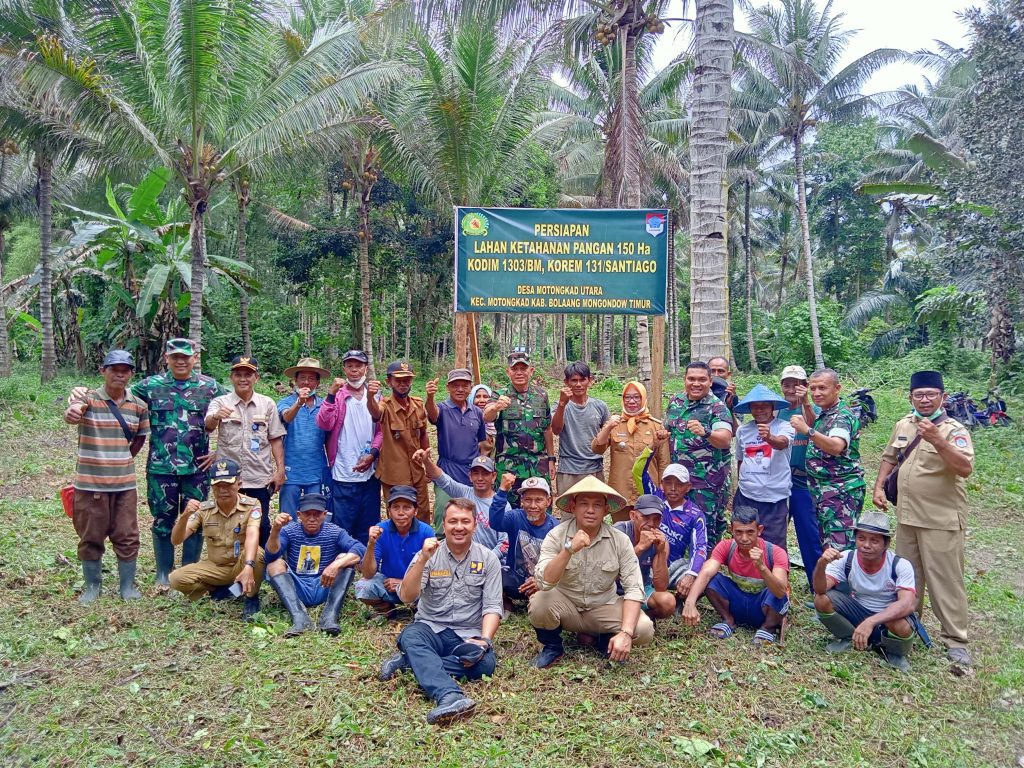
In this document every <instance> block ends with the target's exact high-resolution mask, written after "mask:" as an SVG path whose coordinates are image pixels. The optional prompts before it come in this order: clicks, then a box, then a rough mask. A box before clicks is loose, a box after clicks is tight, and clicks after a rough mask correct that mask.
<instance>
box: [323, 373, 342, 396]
mask: <svg viewBox="0 0 1024 768" xmlns="http://www.w3.org/2000/svg"><path fill="white" fill-rule="evenodd" d="M343 386H345V380H344V379H342V378H339V377H338V376H335V377H334V381H332V382H331V384H330V386H329V387H327V393H328V394H331V395H336V394H338V391H339V390H340V389H341V388H342V387H343Z"/></svg>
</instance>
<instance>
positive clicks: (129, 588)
mask: <svg viewBox="0 0 1024 768" xmlns="http://www.w3.org/2000/svg"><path fill="white" fill-rule="evenodd" d="M117 577H118V579H120V581H121V599H122V600H138V599H139V598H140V597H142V593H141V592H139V588H138V587H137V586H135V561H134V560H118V561H117Z"/></svg>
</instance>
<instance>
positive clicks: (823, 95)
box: [738, 0, 906, 368]
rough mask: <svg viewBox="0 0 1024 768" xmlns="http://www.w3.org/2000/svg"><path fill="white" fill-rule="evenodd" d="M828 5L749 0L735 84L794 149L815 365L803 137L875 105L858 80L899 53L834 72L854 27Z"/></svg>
mask: <svg viewBox="0 0 1024 768" xmlns="http://www.w3.org/2000/svg"><path fill="white" fill-rule="evenodd" d="M832 4H833V0H828V2H826V3H825V4H824V7H822V8H821V9H820V10H819V8H818V4H817V3H816V2H815V0H781V3H779V4H775V5H763V6H760V7H756V8H755V7H752V6H751V5H749V3H748V4H746V8H747V19H748V22H749V24H750V28H751V31H750V33H744V34H739V35H738V38H739V39H740V41H741V43H742V45H743V46H744V48H745V52H746V54H747V56H746V63H744V64H742V65H741V66H742V70H741V85H740V87H741V88H742V90H744V91H747V92H749V93H751V94H753V97H754V98H755V99H757V100H758V101H760V102H761V103H763V104H766V105H771V108H770V109H766V110H764V111H763V113H762V118H761V121H760V125H759V126H758V131H757V137H758V138H761V137H766V136H776V135H778V136H782V137H784V138H785V139H786V140H787V141H788V142H789V143H790V144H791V145H792V148H793V163H794V167H795V168H794V170H795V174H796V179H795V181H796V198H797V215H798V218H799V221H800V230H801V246H802V250H803V257H804V261H805V262H806V278H807V300H808V305H809V307H810V314H811V335H812V337H813V339H812V341H813V347H814V362H815V365H816V366H817V367H818V368H822V367H824V366H825V358H824V355H823V354H822V351H821V336H820V333H819V331H818V316H817V307H816V301H815V299H816V296H815V289H814V262H813V255H812V252H811V237H810V226H809V223H808V219H807V187H806V177H805V173H804V144H805V142H806V141H807V138H808V135H809V134H811V133H812V132H813V130H814V126H815V125H817V124H818V123H820V122H822V121H825V120H842V119H844V118H848V117H853V116H857V115H861V114H864V113H865V112H867V111H869V110H871V109H874V108H876V106H877V105H876V103H875V101H874V100H872V99H871V98H869V97H867V96H864V95H862V94H861V92H860V91H861V89H862V87H863V85H864V83H865V82H866V81H867V80H868V78H869V77H870V76H871V75H872V74H874V73H875V72H876V71H877V70H878V69H879V68H881V67H883V66H885V65H887V64H890V63H892V62H894V61H899V60H901V59H903V58H904V57H905V56H906V54H905V53H904V52H903V51H900V50H897V49H894V48H879V49H876V50H874V51H871V52H870V53H867V54H865V55H863V56H861V57H859V58H858V59H856V60H854V61H853V62H851V63H850V64H847V65H846V66H845V67H843V68H842V69H841V70H839V71H838V72H837V71H836V67H837V65H838V62H839V59H840V57H841V56H842V53H843V50H844V49H845V48H846V46H847V44H848V43H849V41H850V38H851V37H852V35H853V34H854V33H853V32H852V31H850V30H844V29H842V26H841V24H842V19H843V15H842V14H841V13H840V14H835V15H833V14H832Z"/></svg>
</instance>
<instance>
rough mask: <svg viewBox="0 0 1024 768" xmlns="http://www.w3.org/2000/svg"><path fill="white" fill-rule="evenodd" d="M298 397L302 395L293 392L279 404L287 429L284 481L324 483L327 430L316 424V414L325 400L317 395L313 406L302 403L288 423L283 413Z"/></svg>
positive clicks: (309, 483) (299, 483)
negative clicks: (308, 406)
mask: <svg viewBox="0 0 1024 768" xmlns="http://www.w3.org/2000/svg"><path fill="white" fill-rule="evenodd" d="M298 399H299V396H298V395H297V394H295V393H294V392H292V393H291V394H290V395H288V396H287V397H284V398H281V400H279V401H278V403H277V412H278V413H279V414H282V416H281V421H282V422H284V426H285V428H286V429H287V430H288V432H287V433H286V434H285V436H284V472H285V477H286V478H287V479H286V480H285V482H286V483H287V484H289V485H292V484H295V485H311V484H313V483H319V482H321V481H322V480H323V477H324V471H325V470H326V469H327V452H326V450H325V448H324V440H326V439H327V433H326V432H324V431H323V430H322V429H320V427H318V426H317V425H316V414H317V412H318V411H319V410H320V406H321V404H322V403H323V402H324V400H323V398H322V397H317V396H316V395H314V396H313V407H312V408H307V407H306V406H302V407H301V408H299V411H298V413H296V414H295V418H294V419H292V421H291V422H290V423H289V422H287V421H285V420H284V416H283V414H284V412H285V411H287V410H288V409H289V408H291V407H292V406H293V405H295V401H296V400H298Z"/></svg>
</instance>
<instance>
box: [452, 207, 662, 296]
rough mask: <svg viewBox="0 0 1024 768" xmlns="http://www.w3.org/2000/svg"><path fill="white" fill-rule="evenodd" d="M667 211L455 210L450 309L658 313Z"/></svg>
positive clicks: (573, 209) (575, 209)
mask: <svg viewBox="0 0 1024 768" xmlns="http://www.w3.org/2000/svg"><path fill="white" fill-rule="evenodd" d="M670 240H671V230H670V224H669V218H668V211H666V210H652V209H630V210H620V209H585V210H581V209H577V208H456V209H455V311H456V312H533V313H546V312H552V313H574V314H595V315H663V314H665V286H666V280H667V274H668V272H667V267H668V249H669V242H670Z"/></svg>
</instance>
